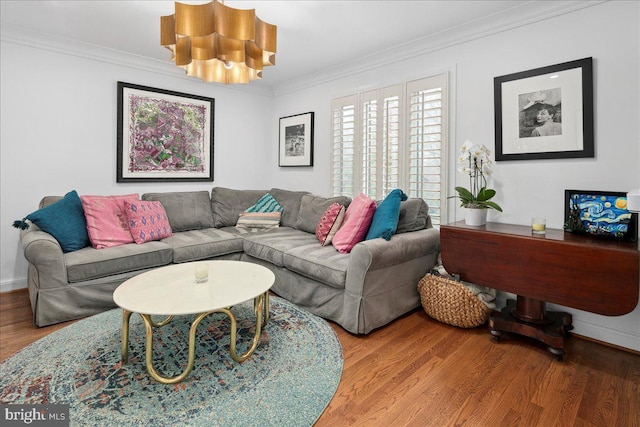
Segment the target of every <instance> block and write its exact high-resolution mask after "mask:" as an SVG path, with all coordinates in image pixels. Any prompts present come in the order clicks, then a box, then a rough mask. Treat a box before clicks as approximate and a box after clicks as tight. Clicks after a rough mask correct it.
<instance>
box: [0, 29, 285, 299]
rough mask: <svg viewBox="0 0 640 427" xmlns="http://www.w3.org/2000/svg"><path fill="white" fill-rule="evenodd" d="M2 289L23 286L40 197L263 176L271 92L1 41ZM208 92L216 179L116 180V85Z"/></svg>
mask: <svg viewBox="0 0 640 427" xmlns="http://www.w3.org/2000/svg"><path fill="white" fill-rule="evenodd" d="M0 52H1V55H2V57H1V61H0V62H1V67H2V68H1V74H0V78H1V88H0V91H1V93H2V110H1V112H2V117H1V121H2V128H1V136H0V142H1V145H0V161H1V164H0V173H1V176H0V197H1V210H0V233H1V234H2V239H1V247H0V250H1V253H0V256H1V268H2V278H1V285H2V291H6V290H9V289H12V288H16V287H25V286H26V281H25V278H26V272H27V264H26V261H25V259H24V257H23V255H22V247H21V245H20V242H19V231H18V230H16V229H15V228H13V227H11V224H12V222H13V221H14V220H15V219H21V218H23V217H24V216H26V215H27V214H29V213H31V212H32V211H34V210H36V209H37V208H38V202H39V201H40V199H41V198H42V197H43V196H45V195H64V194H65V193H67V192H68V191H70V190H72V189H75V190H77V191H78V193H79V194H97V195H107V194H126V193H131V192H139V193H140V194H142V193H145V192H161V191H173V190H186V191H198V190H211V188H212V187H213V186H214V185H215V186H222V187H231V188H254V187H255V185H256V183H257V182H260V183H262V182H265V181H266V176H267V173H266V168H265V166H264V158H265V156H266V153H269V152H270V151H271V147H270V142H271V141H270V139H269V138H270V135H269V133H268V131H267V130H268V129H270V126H271V118H270V117H269V115H268V114H265V112H266V111H269V108H270V105H271V103H272V102H273V101H272V98H271V97H265V96H261V95H255V94H249V93H246V92H243V91H241V90H234V89H232V88H226V87H224V86H220V85H207V84H204V83H202V82H200V81H197V80H192V79H186V78H183V77H168V76H167V75H163V74H158V73H153V72H145V71H140V70H137V69H132V68H128V67H124V66H120V65H114V64H113V63H107V62H99V61H95V60H90V59H86V58H83V57H78V56H74V55H69V54H63V53H57V52H53V51H50V50H43V49H38V48H33V47H28V46H24V45H17V44H13V43H8V42H4V41H3V42H2V45H1V50H0ZM117 81H124V82H128V83H135V84H141V85H145V86H151V87H156V88H162V89H168V90H175V91H179V92H185V93H191V94H198V95H203V96H208V97H212V98H215V130H214V134H215V141H214V144H215V148H214V149H215V158H214V182H213V183H210V182H206V183H157V184H156V183H151V184H147V183H145V184H131V183H127V184H117V183H116V139H117V131H116V115H117V106H116V95H117V94H116V82H117Z"/></svg>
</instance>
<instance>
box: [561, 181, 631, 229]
mask: <svg viewBox="0 0 640 427" xmlns="http://www.w3.org/2000/svg"><path fill="white" fill-rule="evenodd" d="M564 199H565V203H564V217H565V224H564V229H565V230H566V231H568V232H571V233H579V234H588V235H590V236H595V237H601V238H608V239H617V240H621V241H627V242H635V241H636V240H637V233H638V232H637V230H638V214H636V213H631V212H630V211H629V210H628V209H627V193H623V192H619V191H592V190H565V192H564Z"/></svg>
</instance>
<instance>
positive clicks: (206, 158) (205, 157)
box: [116, 82, 215, 182]
mask: <svg viewBox="0 0 640 427" xmlns="http://www.w3.org/2000/svg"><path fill="white" fill-rule="evenodd" d="M117 100H118V141H117V177H116V181H117V182H176V181H182V182H197V181H213V160H214V151H213V146H214V144H213V142H214V138H213V135H214V133H213V130H214V106H215V101H214V99H213V98H207V97H203V96H198V95H190V94H186V93H181V92H174V91H169V90H163V89H157V88H151V87H147V86H140V85H135V84H130V83H124V82H118V96H117Z"/></svg>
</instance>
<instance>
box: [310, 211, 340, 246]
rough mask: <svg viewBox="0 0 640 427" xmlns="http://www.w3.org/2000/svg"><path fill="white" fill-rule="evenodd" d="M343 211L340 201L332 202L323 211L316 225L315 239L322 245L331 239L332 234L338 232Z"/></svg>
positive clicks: (325, 244) (328, 242)
mask: <svg viewBox="0 0 640 427" xmlns="http://www.w3.org/2000/svg"><path fill="white" fill-rule="evenodd" d="M344 212H345V208H344V206H342V205H341V204H340V203H332V204H331V206H329V207H328V208H327V210H326V211H324V214H323V215H322V218H320V221H318V225H317V226H316V239H318V241H319V242H320V244H321V245H322V246H327V245H328V244H330V243H331V240H333V236H335V234H336V233H337V232H338V229H340V226H341V225H342V221H343V220H344Z"/></svg>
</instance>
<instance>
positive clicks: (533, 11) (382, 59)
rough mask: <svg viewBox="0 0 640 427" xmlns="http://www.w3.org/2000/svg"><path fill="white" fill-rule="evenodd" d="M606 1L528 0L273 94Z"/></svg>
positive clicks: (325, 71)
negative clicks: (558, 0)
mask: <svg viewBox="0 0 640 427" xmlns="http://www.w3.org/2000/svg"><path fill="white" fill-rule="evenodd" d="M607 1H609V0H587V1H585V0H582V1H579V0H574V1H562V2H555V1H534V0H532V1H529V2H527V3H525V4H521V5H519V6H515V7H511V8H506V9H504V10H503V11H501V12H499V13H496V14H494V15H492V16H491V17H488V18H487V17H485V18H482V19H477V20H475V21H471V22H468V23H466V24H464V25H461V26H458V27H452V28H449V29H447V30H445V31H441V32H439V33H435V34H431V35H428V36H425V37H421V38H418V39H416V40H412V41H410V42H407V43H404V44H401V45H399V46H394V47H392V48H389V49H386V50H383V51H380V52H376V53H375V54H372V55H368V56H364V57H360V58H356V59H354V60H351V61H349V62H346V63H343V64H340V65H338V66H334V67H330V68H325V69H323V70H320V71H318V72H315V73H313V74H309V75H306V76H303V77H300V78H297V79H292V80H290V81H288V82H287V83H284V84H281V85H276V86H274V88H273V89H274V90H273V94H274V96H281V95H286V94H288V93H292V92H297V91H300V90H303V89H306V88H309V87H311V86H317V85H321V84H324V83H328V82H331V81H334V80H338V79H341V78H345V77H349V76H353V75H356V74H360V73H363V72H365V71H367V70H371V69H374V68H378V67H382V66H385V65H389V64H393V63H396V62H400V61H404V60H407V59H411V58H414V57H417V56H421V55H425V54H428V53H432V52H436V51H438V50H442V49H446V48H448V47H452V46H456V45H459V44H463V43H467V42H470V41H473V40H477V39H481V38H484V37H488V36H492V35H494V34H499V33H502V32H506V31H510V30H513V29H516V28H520V27H524V26H527V25H530V24H533V23H536V22H540V21H544V20H547V19H551V18H555V17H557V16H561V15H564V14H567V13H572V12H575V11H578V10H581V9H585V8H588V7H592V6H596V5H599V4H602V3H606V2H607Z"/></svg>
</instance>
